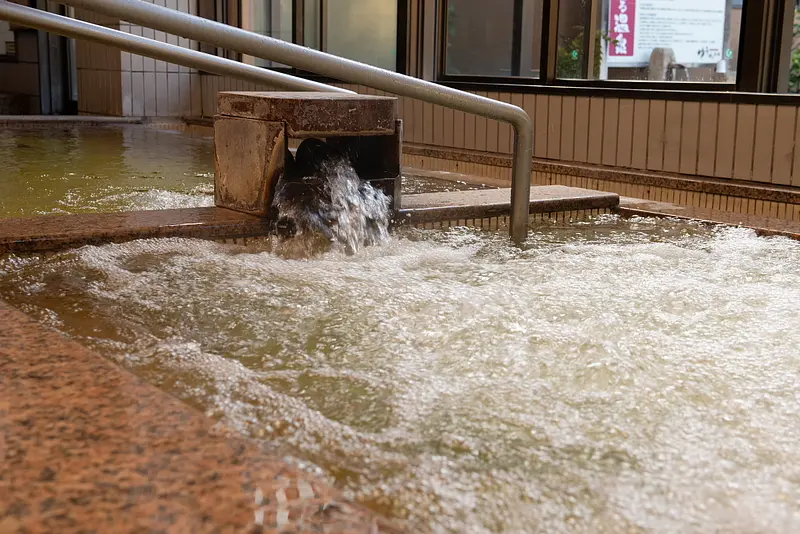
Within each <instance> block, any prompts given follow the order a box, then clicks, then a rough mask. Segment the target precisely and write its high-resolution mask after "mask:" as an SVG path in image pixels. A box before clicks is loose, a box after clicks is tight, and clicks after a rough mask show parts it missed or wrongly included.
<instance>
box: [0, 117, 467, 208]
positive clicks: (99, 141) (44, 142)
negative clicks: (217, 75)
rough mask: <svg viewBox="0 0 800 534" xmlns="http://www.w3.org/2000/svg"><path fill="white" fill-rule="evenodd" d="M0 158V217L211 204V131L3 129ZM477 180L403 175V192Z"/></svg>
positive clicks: (448, 187)
mask: <svg viewBox="0 0 800 534" xmlns="http://www.w3.org/2000/svg"><path fill="white" fill-rule="evenodd" d="M0 165H2V172H0V219H3V218H7V217H31V216H35V215H43V214H54V213H95V212H109V211H130V210H156V209H172V208H192V207H200V206H211V205H213V204H214V196H213V195H214V141H213V138H212V137H211V136H203V135H198V134H193V133H188V132H184V133H181V132H175V131H168V130H159V129H155V128H148V127H144V126H140V125H127V126H104V127H89V126H82V127H57V126H53V127H50V128H35V129H34V128H16V129H2V130H0ZM476 187H479V186H473V185H468V184H463V183H458V182H448V181H443V180H435V179H420V178H413V179H404V180H403V193H423V192H435V191H456V190H462V189H474V188H476Z"/></svg>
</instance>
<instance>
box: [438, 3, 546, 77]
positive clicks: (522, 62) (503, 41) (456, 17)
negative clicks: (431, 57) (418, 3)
mask: <svg viewBox="0 0 800 534" xmlns="http://www.w3.org/2000/svg"><path fill="white" fill-rule="evenodd" d="M445 8H446V14H445V39H446V40H445V69H444V71H445V74H448V75H452V76H458V75H462V76H463V75H467V76H498V77H506V76H523V77H538V76H539V58H540V56H541V35H542V29H541V23H542V16H541V2H540V1H539V0H494V1H492V2H486V1H485V0H447V2H446V5H445Z"/></svg>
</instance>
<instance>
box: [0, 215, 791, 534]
mask: <svg viewBox="0 0 800 534" xmlns="http://www.w3.org/2000/svg"><path fill="white" fill-rule="evenodd" d="M0 295H2V297H3V298H4V299H7V300H9V301H10V302H12V303H13V304H15V305H18V306H20V307H22V308H24V309H25V310H26V311H28V312H29V313H33V314H36V315H37V316H39V317H43V318H46V319H47V318H49V319H48V320H50V321H53V322H54V324H56V325H57V326H58V327H59V328H61V329H62V330H64V331H67V332H69V333H71V334H72V335H74V336H76V337H78V338H79V339H81V340H83V341H84V342H87V343H89V344H90V345H92V346H94V347H96V348H98V350H101V351H103V352H104V353H106V354H108V355H110V356H111V357H114V358H116V359H118V360H119V361H121V362H123V364H125V365H127V366H129V367H130V368H132V369H133V370H134V371H136V372H137V373H140V374H142V375H143V376H145V377H146V378H148V379H149V380H153V381H155V382H156V383H158V384H160V386H161V387H163V388H165V389H167V390H168V391H171V392H173V393H176V394H177V395H179V396H181V397H183V398H185V399H187V400H188V401H189V402H191V403H192V404H194V405H196V406H198V407H200V408H201V409H203V410H205V411H206V412H207V413H209V414H210V415H214V416H217V417H222V418H223V419H224V420H225V421H226V422H227V423H228V424H230V425H232V426H234V427H235V428H238V429H239V430H241V431H243V432H246V433H248V434H249V435H252V436H254V437H255V438H257V439H260V440H264V441H265V442H266V443H268V445H269V446H270V447H271V448H272V450H273V451H274V452H275V453H276V454H278V455H281V456H286V457H289V458H290V459H292V460H293V461H296V462H298V463H300V464H301V465H303V466H304V467H306V468H309V469H312V470H314V471H316V472H318V473H320V474H322V475H323V476H326V477H328V478H329V479H330V480H334V481H336V483H337V484H339V485H340V486H341V487H343V488H344V489H345V490H346V491H347V492H349V493H350V494H351V495H353V496H355V497H357V498H359V499H361V500H362V501H364V502H366V503H367V504H369V505H371V506H374V507H375V508H376V509H378V510H381V511H383V512H388V513H391V514H393V515H395V516H398V517H402V518H405V519H407V520H408V521H409V523H410V525H411V527H412V528H413V529H417V530H426V529H427V530H432V531H435V532H531V531H545V532H621V531H629V530H632V531H640V530H641V531H652V532H698V533H699V532H712V531H730V532H780V533H783V532H786V533H789V532H796V531H798V530H800V447H798V446H797V444H798V443H800V424H799V423H800V410H799V408H800V380H798V378H799V377H800V349H799V348H798V347H800V243H798V242H796V241H791V240H788V239H784V238H759V237H756V236H755V235H754V234H753V233H752V232H750V231H748V230H743V229H731V228H727V229H708V228H706V227H703V226H700V225H694V224H687V223H679V222H674V221H659V220H650V219H633V220H631V221H623V220H618V219H616V218H613V217H604V218H601V219H598V220H596V221H594V222H592V223H589V224H582V225H574V226H563V225H551V226H547V227H544V228H539V229H537V230H536V231H534V232H532V233H531V235H530V239H529V241H528V244H527V246H526V247H524V248H523V249H517V248H514V247H511V246H509V245H508V244H507V241H506V238H505V236H501V235H497V234H487V233H480V232H477V231H473V230H468V229H453V230H450V231H447V232H432V231H409V232H407V233H405V234H404V235H402V236H400V237H398V238H392V239H389V240H388V241H387V242H385V243H384V245H383V246H380V247H367V248H363V249H362V250H361V251H360V252H358V253H357V254H355V255H352V256H345V255H344V254H342V253H340V252H337V251H331V252H327V253H325V254H322V255H320V256H318V257H314V258H310V259H283V258H280V257H277V256H275V255H273V254H271V253H269V252H265V251H263V250H262V249H260V248H259V246H258V245H253V246H248V247H241V246H232V245H222V244H216V243H211V242H203V241H196V240H183V239H164V240H146V241H137V242H132V243H126V244H119V245H106V246H102V247H84V248H82V249H79V250H77V251H73V252H69V253H64V254H60V255H56V256H54V257H51V258H47V259H36V258H34V259H24V260H23V259H19V258H13V257H12V258H6V259H5V260H1V261H0Z"/></svg>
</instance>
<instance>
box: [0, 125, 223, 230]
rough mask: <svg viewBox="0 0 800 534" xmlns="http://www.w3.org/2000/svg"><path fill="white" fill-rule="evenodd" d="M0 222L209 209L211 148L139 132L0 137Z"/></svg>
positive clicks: (79, 130)
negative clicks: (57, 215)
mask: <svg viewBox="0 0 800 534" xmlns="http://www.w3.org/2000/svg"><path fill="white" fill-rule="evenodd" d="M0 162H2V166H3V172H2V173H1V174H0V191H2V194H0V219H1V218H4V217H30V216H34V215H42V214H51V213H87V212H88V213H91V212H106V211H125V210H135V209H139V210H143V209H167V208H186V207H197V206H210V205H212V204H213V193H214V187H213V177H214V174H213V173H214V160H213V140H212V138H211V137H202V136H199V135H193V134H189V133H178V132H173V131H165V130H157V129H152V128H145V127H142V126H108V127H66V128H64V127H56V126H54V127H51V128H37V129H25V128H20V129H3V130H0Z"/></svg>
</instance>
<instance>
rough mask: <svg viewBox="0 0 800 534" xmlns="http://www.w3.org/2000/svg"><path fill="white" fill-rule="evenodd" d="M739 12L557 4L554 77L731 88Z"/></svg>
mask: <svg viewBox="0 0 800 534" xmlns="http://www.w3.org/2000/svg"><path fill="white" fill-rule="evenodd" d="M742 5H743V2H742V1H739V2H730V1H728V0H561V2H560V4H559V24H558V41H559V49H558V57H557V64H556V65H557V71H556V75H557V76H558V77H559V78H582V79H601V80H651V81H684V82H686V81H688V82H704V83H705V82H720V83H734V82H735V81H736V62H737V60H738V50H739V30H740V25H741V15H742ZM587 35H588V36H591V38H587Z"/></svg>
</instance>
